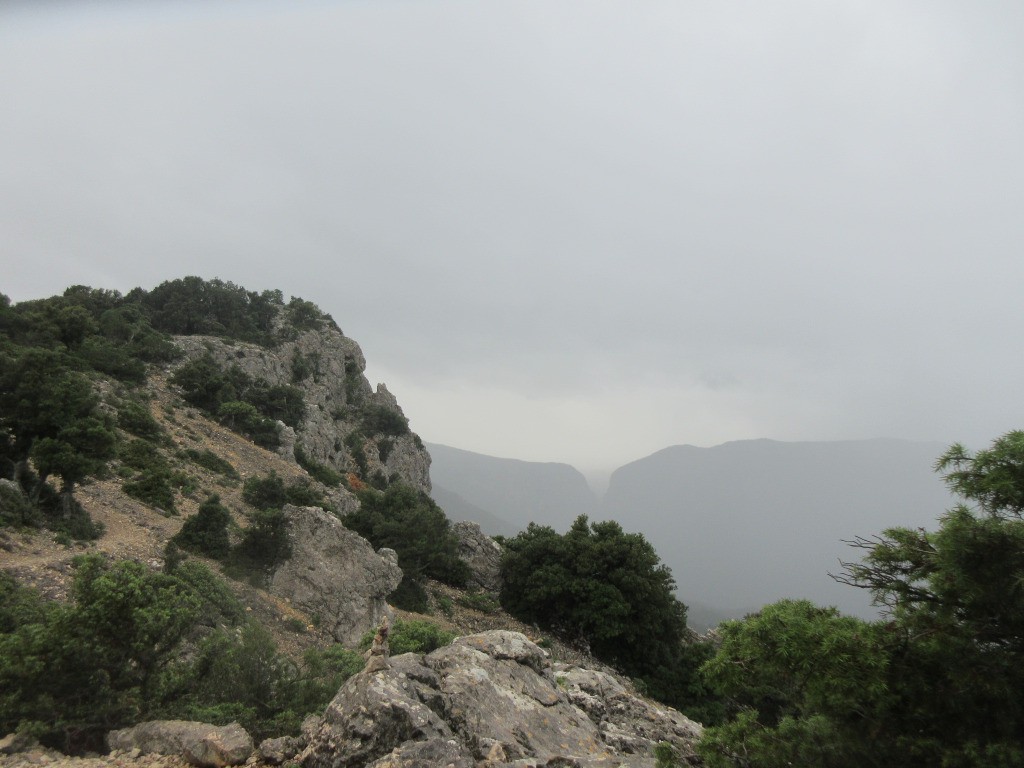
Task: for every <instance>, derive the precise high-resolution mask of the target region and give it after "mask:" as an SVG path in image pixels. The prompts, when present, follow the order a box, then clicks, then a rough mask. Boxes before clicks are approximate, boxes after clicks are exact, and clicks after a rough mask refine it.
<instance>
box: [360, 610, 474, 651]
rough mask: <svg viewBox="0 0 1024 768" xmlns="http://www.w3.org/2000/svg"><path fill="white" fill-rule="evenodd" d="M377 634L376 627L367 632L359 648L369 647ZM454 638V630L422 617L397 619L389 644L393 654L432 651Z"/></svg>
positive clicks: (389, 636)
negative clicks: (407, 619) (442, 627)
mask: <svg viewBox="0 0 1024 768" xmlns="http://www.w3.org/2000/svg"><path fill="white" fill-rule="evenodd" d="M375 634H376V630H374V629H371V630H369V631H368V632H366V633H365V634H364V635H363V636H362V638H360V640H359V648H360V649H361V650H363V651H365V650H366V649H367V648H369V647H370V645H371V644H372V643H373V637H374V635H375ZM454 639H455V633H454V632H449V631H448V630H445V629H441V627H439V626H438V625H437V624H435V623H434V622H432V621H423V620H422V619H414V620H412V621H403V620H402V619H397V620H396V621H395V623H394V624H392V625H391V632H390V633H389V634H388V644H389V646H390V648H391V655H392V656H398V655H400V654H403V653H430V652H431V651H435V650H437V649H438V648H441V647H443V646H445V645H448V644H449V643H450V642H451V641H452V640H454Z"/></svg>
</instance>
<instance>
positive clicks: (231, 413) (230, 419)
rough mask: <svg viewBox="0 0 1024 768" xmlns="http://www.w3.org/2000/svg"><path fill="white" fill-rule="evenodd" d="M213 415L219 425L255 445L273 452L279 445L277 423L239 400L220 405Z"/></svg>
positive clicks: (252, 406) (279, 437)
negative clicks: (242, 436) (244, 437)
mask: <svg viewBox="0 0 1024 768" xmlns="http://www.w3.org/2000/svg"><path fill="white" fill-rule="evenodd" d="M215 415H216V417H217V420H218V421H219V422H220V423H221V424H223V425H225V426H226V427H228V428H229V429H232V430H234V431H235V432H238V433H239V434H242V435H245V436H246V437H248V438H249V439H250V440H252V441H253V442H254V443H256V445H261V446H263V447H264V448H268V449H271V450H273V449H274V448H277V447H278V446H279V445H280V444H281V433H280V430H279V429H278V426H277V423H276V422H274V421H273V420H272V419H268V418H267V417H266V416H261V415H260V413H259V411H258V410H256V407H255V406H254V405H251V404H250V403H245V402H242V401H240V400H231V401H228V402H225V403H221V404H220V405H219V406H218V407H217V412H216V414H215Z"/></svg>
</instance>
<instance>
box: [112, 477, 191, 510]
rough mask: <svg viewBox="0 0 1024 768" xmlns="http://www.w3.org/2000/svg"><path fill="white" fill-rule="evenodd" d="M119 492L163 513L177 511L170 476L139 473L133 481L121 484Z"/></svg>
mask: <svg viewBox="0 0 1024 768" xmlns="http://www.w3.org/2000/svg"><path fill="white" fill-rule="evenodd" d="M121 490H123V491H124V492H125V493H127V494H128V495H129V496H131V497H132V498H133V499H138V500H139V501H141V502H143V503H144V504H148V505H149V506H151V507H156V508H157V509H161V510H163V511H164V512H168V513H174V512H176V511H177V509H176V507H175V504H174V488H172V487H171V476H170V475H169V474H165V473H161V472H151V471H146V472H140V473H139V474H138V475H136V477H135V478H134V479H133V480H128V481H126V482H125V483H122V485H121Z"/></svg>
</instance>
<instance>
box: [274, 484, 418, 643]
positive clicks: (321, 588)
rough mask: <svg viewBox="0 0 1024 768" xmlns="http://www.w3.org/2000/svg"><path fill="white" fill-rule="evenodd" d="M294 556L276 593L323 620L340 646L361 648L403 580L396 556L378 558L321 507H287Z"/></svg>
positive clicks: (280, 574) (281, 570) (282, 569)
mask: <svg viewBox="0 0 1024 768" xmlns="http://www.w3.org/2000/svg"><path fill="white" fill-rule="evenodd" d="M284 515H285V522H286V525H287V530H288V538H289V541H290V543H291V546H292V556H291V557H290V558H289V559H288V560H286V561H285V562H283V563H282V564H281V565H280V566H279V567H278V569H277V570H276V571H274V573H273V575H272V576H271V578H270V591H271V592H272V593H273V594H275V595H277V596H279V597H284V598H287V599H289V600H291V601H292V603H294V604H295V605H296V606H298V607H299V608H301V609H302V610H304V611H306V612H307V613H309V614H311V615H314V616H318V617H319V619H320V621H321V622H322V625H323V626H324V627H325V628H326V629H327V630H328V631H329V632H330V633H331V634H332V635H333V636H334V639H335V640H337V641H338V642H339V643H343V644H345V645H348V646H353V645H356V644H357V643H358V642H359V639H360V637H362V635H363V633H364V632H366V631H367V630H368V629H370V628H372V627H375V626H377V624H379V623H380V620H381V618H382V617H383V616H385V615H386V614H387V612H388V610H389V609H388V606H387V602H386V598H387V596H388V595H389V594H390V593H391V592H392V591H394V589H395V588H396V587H397V586H398V583H399V582H400V581H401V580H402V570H401V569H400V568H399V567H398V558H397V556H395V554H394V552H393V551H391V550H387V551H384V550H382V551H381V553H377V552H374V551H373V547H371V546H370V544H369V543H368V542H367V541H366V540H365V539H364V538H362V537H361V536H360V535H359V534H357V533H355V532H354V531H350V530H349V529H348V528H346V527H345V526H344V525H342V524H341V521H339V520H338V518H336V517H335V516H334V515H332V514H331V513H330V512H326V511H325V510H323V509H320V508H319V507H295V506H292V505H291V504H286V505H285V507H284Z"/></svg>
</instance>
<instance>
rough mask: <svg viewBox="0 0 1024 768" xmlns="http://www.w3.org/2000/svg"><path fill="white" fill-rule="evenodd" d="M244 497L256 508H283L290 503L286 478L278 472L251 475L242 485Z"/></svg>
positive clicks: (244, 499)
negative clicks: (285, 482)
mask: <svg viewBox="0 0 1024 768" xmlns="http://www.w3.org/2000/svg"><path fill="white" fill-rule="evenodd" d="M242 499H243V501H245V503H246V504H251V505H252V506H254V507H256V509H281V507H283V506H284V505H285V504H287V503H288V494H287V492H286V491H285V487H284V480H282V479H281V477H280V476H279V475H278V474H277V473H276V472H271V473H270V474H269V475H264V476H262V477H259V476H257V477H250V478H249V479H248V480H246V481H245V484H244V485H243V486H242Z"/></svg>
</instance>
